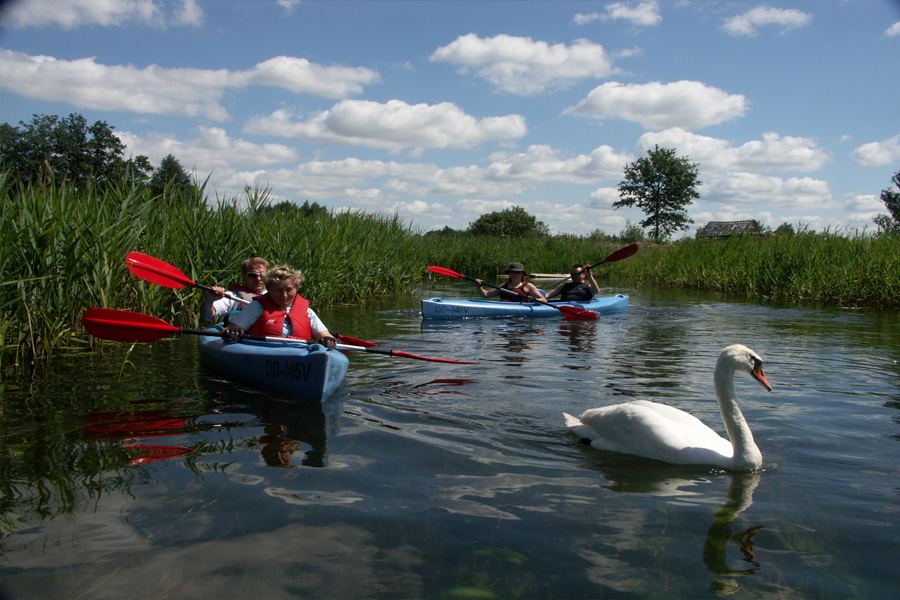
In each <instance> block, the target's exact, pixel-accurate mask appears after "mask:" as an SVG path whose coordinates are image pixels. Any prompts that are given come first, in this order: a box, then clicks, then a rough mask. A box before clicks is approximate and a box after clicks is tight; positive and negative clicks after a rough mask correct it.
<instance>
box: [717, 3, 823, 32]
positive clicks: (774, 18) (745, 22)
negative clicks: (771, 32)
mask: <svg viewBox="0 0 900 600" xmlns="http://www.w3.org/2000/svg"><path fill="white" fill-rule="evenodd" d="M810 21H812V15H811V14H809V13H805V12H803V11H801V10H797V9H795V8H788V9H783V8H772V7H771V6H757V7H756V8H752V9H750V10H748V11H747V12H745V13H743V14H740V15H737V16H734V17H730V18H728V19H725V22H724V24H723V26H722V27H723V28H724V29H725V31H727V32H728V33H730V34H731V35H746V36H755V35H757V33H758V29H759V28H760V27H763V26H766V25H775V26H777V27H780V28H781V30H782V32H784V31H788V30H790V29H797V28H798V27H803V26H805V25H808V24H809V23H810Z"/></svg>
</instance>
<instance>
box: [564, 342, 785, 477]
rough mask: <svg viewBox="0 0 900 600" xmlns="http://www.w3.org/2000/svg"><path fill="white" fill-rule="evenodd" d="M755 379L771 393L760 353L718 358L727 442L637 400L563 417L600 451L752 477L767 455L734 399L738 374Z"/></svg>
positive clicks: (734, 351)
mask: <svg viewBox="0 0 900 600" xmlns="http://www.w3.org/2000/svg"><path fill="white" fill-rule="evenodd" d="M735 371H743V372H745V373H748V374H750V376H752V377H753V378H754V379H756V381H758V382H759V383H760V384H761V385H762V386H763V387H764V388H766V389H767V390H768V391H770V392H771V391H772V386H771V385H769V381H768V380H767V379H766V376H765V375H764V374H763V370H762V359H761V358H760V357H759V355H758V354H756V352H754V351H753V350H751V349H750V348H747V347H746V346H741V345H740V344H735V345H733V346H728V347H727V348H725V349H724V350H723V351H722V354H720V355H719V360H718V362H716V372H715V375H714V376H713V378H714V380H715V384H716V399H717V400H718V401H719V411H720V412H721V413H722V421H724V422H725V429H726V431H727V432H728V437H729V438H731V441H728V440H726V439H724V438H723V437H721V436H720V435H719V434H717V433H716V432H715V431H713V430H712V429H710V428H709V427H707V426H706V425H704V424H703V422H702V421H700V419H698V418H696V417H694V416H692V415H689V414H688V413H686V412H684V411H681V410H678V409H677V408H673V407H671V406H667V405H665V404H658V403H656V402H647V401H645V400H637V401H635V402H628V403H626V404H616V405H613V406H604V407H603V408H592V409H590V410H587V411H585V412H584V413H583V414H582V415H581V418H580V419H576V418H575V417H573V416H572V415H570V414H567V413H563V416H564V417H565V419H566V426H567V427H568V428H569V430H570V431H571V432H572V433H574V434H576V435H578V436H581V437H582V438H587V439H589V440H590V442H591V446H593V447H594V448H597V449H598V450H610V451H613V452H621V453H623V454H634V455H636V456H643V457H645V458H652V459H655V460H660V461H664V462H668V463H675V464H679V465H716V466H718V467H722V468H723V469H728V470H730V471H751V470H753V469H758V468H759V467H760V466H762V453H761V452H760V451H759V448H757V447H756V443H755V442H754V441H753V434H752V433H751V432H750V428H749V427H748V426H747V421H745V420H744V415H743V413H741V409H740V408H739V407H738V404H737V399H736V398H735V397H734V372H735Z"/></svg>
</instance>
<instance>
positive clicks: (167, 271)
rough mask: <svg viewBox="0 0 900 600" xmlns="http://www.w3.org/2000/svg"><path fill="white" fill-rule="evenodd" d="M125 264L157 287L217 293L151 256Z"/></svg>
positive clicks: (361, 342) (346, 339)
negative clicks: (187, 288)
mask: <svg viewBox="0 0 900 600" xmlns="http://www.w3.org/2000/svg"><path fill="white" fill-rule="evenodd" d="M125 264H127V265H128V270H129V271H131V274H132V275H134V276H136V277H139V278H141V279H143V280H144V281H149V282H150V283H155V284H157V285H161V286H163V287H167V288H173V289H179V288H183V287H185V286H187V285H190V286H193V287H195V288H199V289H201V290H205V291H207V292H212V293H213V294H215V293H217V292H216V291H215V290H213V289H212V288H211V287H208V286H205V285H202V284H199V283H197V282H196V281H193V280H192V279H191V278H189V277H188V276H187V275H185V274H184V273H182V272H181V271H179V270H178V269H176V268H175V267H173V266H172V265H170V264H169V263H167V262H164V261H161V260H159V259H158V258H154V257H153V256H149V255H147V254H142V253H141V252H129V253H128V255H127V256H126V257H125ZM225 297H226V298H230V299H232V300H234V301H235V302H239V303H241V304H244V305H246V304H250V302H252V300H247V299H246V298H241V297H240V296H238V295H236V294H232V293H231V292H228V291H226V292H225ZM337 337H338V339H340V340H341V341H342V342H346V343H348V344H354V345H356V346H364V347H366V348H371V347H373V346H377V345H378V344H376V343H375V342H367V341H366V340H361V339H359V338H355V337H350V336H348V335H340V334H337Z"/></svg>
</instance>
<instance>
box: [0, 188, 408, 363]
mask: <svg viewBox="0 0 900 600" xmlns="http://www.w3.org/2000/svg"><path fill="white" fill-rule="evenodd" d="M268 194H269V191H268V190H249V189H248V190H246V191H245V197H243V198H241V199H237V198H233V199H223V200H218V202H217V204H216V205H215V206H209V205H208V204H207V201H206V199H205V183H204V184H202V185H200V186H199V187H198V189H197V191H196V193H195V194H193V195H190V196H187V197H184V196H177V195H175V194H172V193H170V190H167V191H166V193H164V194H163V195H162V196H154V195H152V194H151V193H150V191H149V190H148V189H147V188H146V187H145V186H141V185H133V184H127V183H123V184H120V185H118V186H115V185H113V186H107V187H103V188H102V189H101V188H99V187H97V186H92V185H89V186H87V187H85V188H80V189H77V188H75V187H74V186H72V185H70V184H66V183H62V184H60V183H57V182H54V181H52V180H51V181H49V182H47V183H46V184H43V183H40V184H36V185H30V186H26V185H22V184H21V183H19V182H16V181H13V180H11V179H10V178H8V177H2V178H0V207H2V208H0V210H2V213H0V214H2V217H3V219H2V223H0V309H2V313H0V341H2V343H3V349H4V351H3V352H0V366H3V365H5V364H9V363H17V362H20V361H23V360H31V359H34V358H44V357H47V356H48V355H50V354H52V353H53V352H55V351H58V350H60V349H62V348H65V347H67V346H70V345H71V344H73V343H74V344H78V345H77V347H83V341H84V340H85V339H87V338H86V337H85V334H84V332H83V331H82V330H81V326H80V319H81V314H82V313H83V312H84V310H86V309H87V308H91V307H107V308H117V309H122V310H133V311H137V312H142V313H145V314H150V315H154V316H157V317H160V318H162V319H165V320H167V321H170V322H172V323H173V324H175V325H179V326H189V327H195V326H197V325H199V316H198V315H199V306H200V303H201V302H202V301H203V293H202V292H201V291H199V290H195V289H193V288H191V287H187V288H183V289H180V290H172V289H168V288H165V287H162V286H158V285H154V284H150V283H147V282H145V281H142V280H140V279H138V278H136V277H134V276H132V275H131V274H130V273H129V271H128V269H127V266H126V264H125V257H126V255H127V254H128V252H131V251H140V252H144V253H146V254H149V255H151V256H155V257H157V258H159V259H161V260H163V261H165V262H168V263H170V264H172V265H173V266H175V267H176V268H178V269H180V270H182V271H183V272H184V273H185V274H186V275H187V276H188V277H190V278H191V279H193V280H194V281H197V282H199V283H204V284H207V285H216V284H218V285H227V284H228V283H230V282H232V281H237V280H239V268H240V263H241V261H242V260H243V259H245V258H247V257H249V256H253V255H259V256H262V257H264V258H266V259H267V260H269V262H270V263H273V264H278V263H285V264H289V265H291V266H293V267H295V268H299V269H300V270H302V271H303V272H304V274H305V275H306V284H305V285H304V286H303V288H301V293H302V294H303V295H304V296H305V297H307V298H308V299H309V300H310V301H311V302H312V303H313V305H314V306H316V305H322V304H330V303H361V302H364V301H365V300H366V299H367V298H369V297H371V296H373V295H375V294H384V293H394V292H404V291H410V290H411V289H413V288H414V286H415V285H416V284H417V283H418V282H419V281H421V278H422V271H423V266H422V265H423V264H424V262H425V251H424V249H423V247H422V245H421V244H420V243H418V236H417V235H416V233H415V232H414V231H413V230H412V229H411V228H410V227H409V226H408V225H406V224H405V223H403V222H402V221H401V220H400V219H399V218H398V217H396V216H394V217H384V216H377V215H370V214H366V213H336V214H330V213H327V212H326V213H317V214H316V215H315V216H309V215H304V214H303V213H301V212H290V211H288V212H278V211H272V210H267V207H268V204H269V198H268ZM79 342H81V344H79Z"/></svg>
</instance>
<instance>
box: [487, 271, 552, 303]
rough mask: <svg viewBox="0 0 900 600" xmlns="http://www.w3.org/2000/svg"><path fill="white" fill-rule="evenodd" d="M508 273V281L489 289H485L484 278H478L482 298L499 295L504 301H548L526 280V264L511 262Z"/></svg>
mask: <svg viewBox="0 0 900 600" xmlns="http://www.w3.org/2000/svg"><path fill="white" fill-rule="evenodd" d="M506 274H507V275H508V276H509V280H508V281H507V282H506V283H504V284H503V285H501V286H500V287H499V288H492V289H490V290H487V291H485V289H484V280H483V279H476V280H475V281H476V283H477V285H478V287H477V288H476V289H477V290H478V294H479V295H480V296H481V297H482V298H491V297H493V296H497V295H499V296H500V299H501V300H503V301H504V302H528V301H531V300H534V301H537V302H547V300H546V298H544V295H543V294H542V293H541V290H539V289H538V288H537V286H536V285H534V284H533V283H531V282H529V281H525V276H526V273H525V265H523V264H522V263H520V262H512V263H509V267H508V268H507V269H506Z"/></svg>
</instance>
